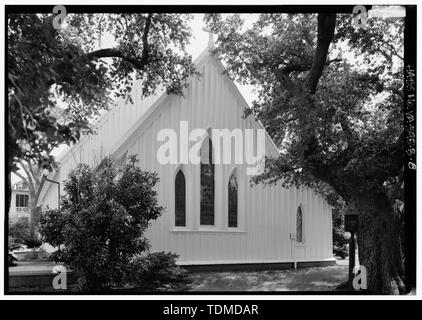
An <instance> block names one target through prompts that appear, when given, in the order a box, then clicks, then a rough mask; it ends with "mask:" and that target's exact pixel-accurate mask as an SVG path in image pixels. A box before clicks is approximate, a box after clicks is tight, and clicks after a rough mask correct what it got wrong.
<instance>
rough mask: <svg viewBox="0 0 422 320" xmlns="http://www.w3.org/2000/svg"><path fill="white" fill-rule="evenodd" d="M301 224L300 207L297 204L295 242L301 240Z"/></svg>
mask: <svg viewBox="0 0 422 320" xmlns="http://www.w3.org/2000/svg"><path fill="white" fill-rule="evenodd" d="M302 225H303V215H302V208H301V207H300V206H299V208H297V216H296V241H297V242H302V241H303V235H302Z"/></svg>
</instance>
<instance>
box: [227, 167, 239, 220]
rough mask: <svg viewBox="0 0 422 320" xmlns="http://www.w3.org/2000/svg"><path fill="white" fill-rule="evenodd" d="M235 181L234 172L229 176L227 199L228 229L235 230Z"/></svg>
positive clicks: (236, 187) (236, 194)
mask: <svg viewBox="0 0 422 320" xmlns="http://www.w3.org/2000/svg"><path fill="white" fill-rule="evenodd" d="M237 189H238V186H237V179H236V174H235V172H234V173H233V174H232V175H231V176H230V179H229V186H228V193H229V194H228V196H229V197H228V199H229V212H228V217H229V224H228V226H229V228H237V197H238V192H237Z"/></svg>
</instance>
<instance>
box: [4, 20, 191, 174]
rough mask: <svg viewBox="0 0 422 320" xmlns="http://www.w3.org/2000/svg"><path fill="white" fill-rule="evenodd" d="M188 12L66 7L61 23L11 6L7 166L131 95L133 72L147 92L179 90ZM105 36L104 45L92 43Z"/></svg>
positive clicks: (42, 158)
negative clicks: (86, 10) (72, 11)
mask: <svg viewBox="0 0 422 320" xmlns="http://www.w3.org/2000/svg"><path fill="white" fill-rule="evenodd" d="M190 18H191V17H190V16H189V15H181V14H69V15H68V16H67V17H66V20H65V24H63V25H62V27H61V28H60V29H55V28H54V27H53V23H52V22H53V16H52V15H48V14H10V15H8V17H7V22H8V35H7V37H8V39H7V44H8V53H7V62H8V74H7V87H8V104H9V105H8V110H9V112H8V124H9V140H8V149H9V163H8V164H9V170H10V171H15V170H17V165H16V164H17V161H18V160H27V161H30V160H33V159H35V160H36V161H37V162H39V163H40V164H41V165H42V166H43V167H46V168H50V166H51V164H52V163H53V160H54V159H53V157H52V156H51V155H50V151H51V150H52V149H54V148H55V147H57V146H58V145H60V144H62V143H67V144H69V143H71V142H75V141H77V140H78V139H79V137H80V135H81V133H89V132H91V128H90V126H89V123H90V120H91V119H92V118H93V117H94V116H96V115H98V114H99V113H100V111H101V110H103V109H107V108H108V107H109V106H110V102H111V99H112V98H113V97H123V98H126V99H129V100H130V92H131V88H132V85H133V83H134V80H136V79H139V80H140V81H141V86H142V94H143V95H144V96H148V95H150V94H152V93H154V91H155V90H156V89H157V87H158V86H164V87H165V88H166V90H167V91H168V92H171V93H178V94H180V93H181V90H182V87H183V85H184V80H185V79H186V78H187V77H188V76H189V75H190V74H191V73H193V72H194V68H193V65H192V62H191V57H190V56H189V55H188V54H187V53H186V51H185V44H186V43H187V42H188V39H189V37H190V35H191V30H190V28H189V26H188V23H189V21H190ZM106 36H109V37H110V38H111V39H112V42H114V44H113V45H111V46H110V47H105V48H98V47H97V46H96V44H97V43H98V41H99V40H100V39H104V37H106Z"/></svg>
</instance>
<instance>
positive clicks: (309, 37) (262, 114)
mask: <svg viewBox="0 0 422 320" xmlns="http://www.w3.org/2000/svg"><path fill="white" fill-rule="evenodd" d="M351 19H352V15H336V14H333V13H319V14H294V15H292V14H261V15H260V16H259V18H258V20H257V21H256V22H255V23H253V24H252V26H250V27H246V26H244V24H243V21H242V19H241V17H240V16H239V15H231V16H229V17H226V18H224V19H223V18H222V16H221V15H218V14H210V15H207V16H206V21H207V23H208V25H209V26H210V27H211V29H212V30H214V31H215V32H216V33H217V34H218V40H217V45H218V47H217V49H216V54H218V55H219V56H220V57H221V58H222V59H223V60H224V61H225V62H226V64H227V66H228V70H229V71H228V72H229V74H230V75H231V76H232V77H233V78H235V79H237V80H239V81H240V82H242V83H244V84H250V85H253V86H254V87H255V88H256V91H257V94H258V98H257V99H256V101H255V102H254V104H253V107H252V109H250V110H249V109H248V110H246V116H247V115H249V114H250V113H253V114H255V115H256V116H257V117H258V118H259V119H260V120H261V121H262V122H263V124H264V126H265V127H266V129H267V130H268V132H269V134H270V135H271V136H272V137H273V138H274V140H275V142H276V143H277V144H278V146H279V147H280V150H281V154H280V156H279V157H278V158H273V159H268V161H267V163H266V167H265V169H266V172H265V173H264V174H262V175H261V176H259V177H258V178H257V179H256V180H255V181H265V182H277V181H281V183H283V184H284V185H286V186H290V185H292V184H294V185H307V186H311V187H313V188H314V189H317V191H319V192H322V193H323V194H326V195H327V196H328V198H330V197H331V198H332V199H331V200H333V201H334V202H337V203H340V204H341V203H342V202H343V203H344V204H345V205H346V210H347V211H348V212H353V213H357V214H359V237H358V247H359V261H360V263H361V265H363V266H365V268H366V270H367V275H368V288H369V289H371V290H374V291H376V292H382V293H394V294H398V293H400V292H403V282H402V277H403V259H402V248H401V241H400V223H399V221H400V217H399V215H398V214H397V211H396V210H395V207H394V204H395V203H396V200H397V199H402V193H403V192H402V190H403V188H402V187H403V151H404V149H403V148H404V147H403V146H404V144H403V138H404V135H403V133H404V130H403V97H402V90H403V19H397V18H389V19H378V18H371V19H369V20H368V21H367V22H368V25H367V27H366V28H363V29H362V28H361V29H359V30H355V29H354V28H353V27H352V23H351Z"/></svg>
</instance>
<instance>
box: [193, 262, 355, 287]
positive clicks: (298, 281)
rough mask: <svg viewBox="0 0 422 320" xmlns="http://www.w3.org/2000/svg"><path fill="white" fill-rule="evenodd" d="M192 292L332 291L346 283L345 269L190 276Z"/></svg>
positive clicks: (330, 268) (308, 269) (332, 267)
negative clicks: (192, 280) (192, 281)
mask: <svg viewBox="0 0 422 320" xmlns="http://www.w3.org/2000/svg"><path fill="white" fill-rule="evenodd" d="M192 278H193V279H194V283H193V285H192V288H191V291H333V290H336V288H337V287H338V286H340V285H341V284H342V283H344V282H345V281H347V278H348V267H347V266H344V265H336V266H330V267H316V268H306V269H296V270H294V269H288V270H270V271H245V272H239V271H235V272H202V273H193V274H192Z"/></svg>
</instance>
